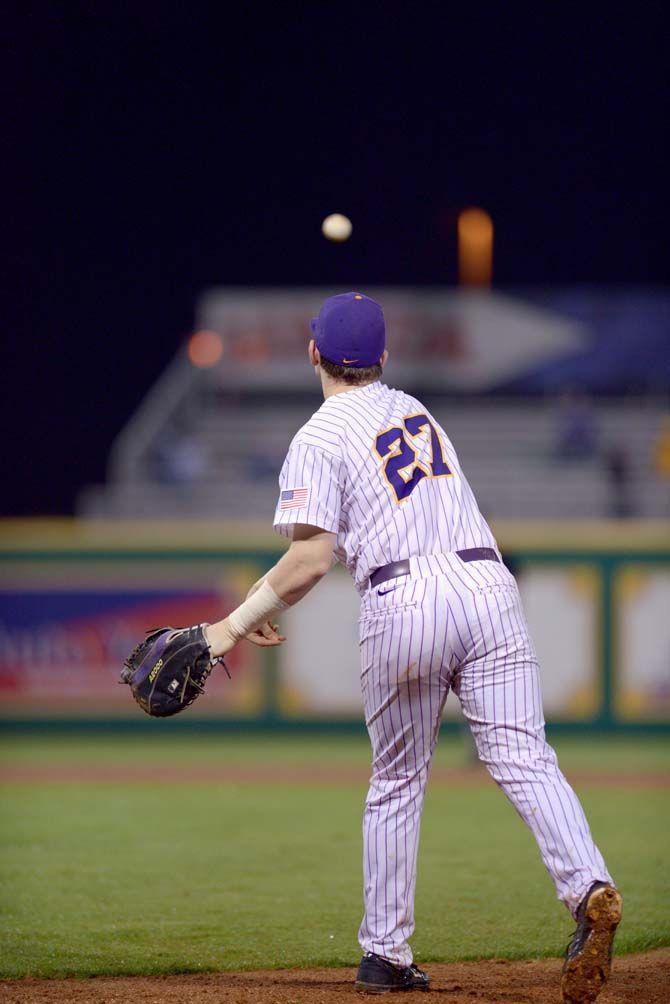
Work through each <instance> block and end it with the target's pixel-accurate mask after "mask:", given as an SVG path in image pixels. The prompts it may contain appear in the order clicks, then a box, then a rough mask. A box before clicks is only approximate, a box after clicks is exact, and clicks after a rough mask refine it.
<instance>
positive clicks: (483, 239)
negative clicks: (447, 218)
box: [458, 207, 493, 286]
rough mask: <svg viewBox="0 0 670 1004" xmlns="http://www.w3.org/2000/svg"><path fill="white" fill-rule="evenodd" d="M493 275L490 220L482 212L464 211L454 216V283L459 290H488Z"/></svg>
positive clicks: (491, 227)
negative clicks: (485, 287)
mask: <svg viewBox="0 0 670 1004" xmlns="http://www.w3.org/2000/svg"><path fill="white" fill-rule="evenodd" d="M492 274H493V220H492V219H491V217H490V216H489V214H488V213H487V212H486V210H484V209H478V208H475V207H473V208H471V209H464V210H463V211H462V212H461V213H459V216H458V281H459V284H460V285H461V286H490V285H491V277H492Z"/></svg>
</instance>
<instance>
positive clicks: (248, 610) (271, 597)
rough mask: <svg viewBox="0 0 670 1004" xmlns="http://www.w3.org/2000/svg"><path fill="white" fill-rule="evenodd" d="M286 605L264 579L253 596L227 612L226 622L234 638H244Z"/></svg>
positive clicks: (285, 607) (284, 608)
mask: <svg viewBox="0 0 670 1004" xmlns="http://www.w3.org/2000/svg"><path fill="white" fill-rule="evenodd" d="M287 607H288V603H284V601H283V600H280V598H279V597H278V596H277V594H276V592H275V591H274V589H273V588H272V586H271V585H270V584H269V582H268V581H267V579H265V580H264V582H263V585H262V586H260V587H259V588H258V589H257V590H256V592H255V593H254V594H253V596H249V597H248V598H247V599H246V600H245V601H244V603H241V604H240V605H239V607H237V609H236V610H233V612H232V613H230V614H228V623H229V625H230V627H231V630H232V632H233V634H234V635H235V636H236V638H238V639H239V638H244V637H246V635H248V634H250V633H251V632H252V631H255V630H256V628H259V627H260V626H261V624H265V622H266V621H268V620H270V618H272V617H274V616H276V614H278V613H280V612H281V611H282V610H286V609H287Z"/></svg>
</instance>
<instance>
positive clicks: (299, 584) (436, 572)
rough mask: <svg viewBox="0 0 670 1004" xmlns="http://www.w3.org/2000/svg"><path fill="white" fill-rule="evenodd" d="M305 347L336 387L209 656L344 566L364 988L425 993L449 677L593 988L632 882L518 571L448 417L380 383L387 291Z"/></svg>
mask: <svg viewBox="0 0 670 1004" xmlns="http://www.w3.org/2000/svg"><path fill="white" fill-rule="evenodd" d="M311 330H312V338H311V340H310V342H309V348H308V353H309V361H310V364H311V365H312V366H313V367H314V369H315V370H316V373H317V375H318V376H319V378H320V380H321V385H322V388H323V394H324V402H323V404H322V405H321V407H320V408H319V410H318V411H317V412H316V413H315V414H314V415H312V417H311V418H310V419H309V421H307V422H306V423H305V425H304V426H303V427H302V428H301V429H300V431H299V432H298V433H297V435H296V436H295V437H294V439H293V442H292V443H291V445H290V448H289V451H288V455H287V457H286V461H285V463H284V466H283V467H282V470H281V474H280V477H279V485H280V494H279V501H278V504H277V509H276V513H275V517H274V525H275V528H276V530H278V531H279V532H280V533H282V534H284V535H285V536H287V537H290V538H291V545H290V547H289V549H288V551H287V552H286V553H285V554H284V556H283V557H282V558H281V559H280V561H278V563H277V564H276V565H275V566H274V567H273V568H272V569H271V570H270V571H269V572H268V574H267V575H266V576H264V578H263V579H261V580H260V581H259V582H258V583H256V584H255V586H254V587H253V588H252V590H251V591H250V593H249V596H248V597H247V599H246V600H245V601H244V603H242V605H241V606H240V607H238V608H237V609H236V610H234V611H233V612H232V613H231V614H230V615H229V616H228V617H226V618H225V620H223V621H220V622H219V623H217V624H214V625H211V626H209V627H208V628H207V632H206V634H207V640H208V641H209V644H210V647H211V651H212V654H213V655H216V656H222V655H224V654H225V653H226V652H227V651H229V650H230V649H231V648H232V647H233V645H235V644H236V643H237V642H238V641H239V640H240V639H241V638H244V637H248V638H250V639H251V640H252V641H255V642H256V643H257V644H259V645H278V644H281V642H282V640H283V637H282V636H281V635H280V634H278V629H277V626H276V625H275V624H274V619H275V618H276V617H277V615H278V614H280V613H281V611H282V610H284V609H285V608H286V607H289V606H291V605H292V604H294V603H297V602H298V600H300V599H301V598H302V597H303V596H304V595H305V594H306V593H307V592H309V590H310V589H312V587H313V586H315V585H316V583H317V582H318V581H319V580H320V579H321V578H322V577H323V576H324V575H325V574H326V572H327V571H328V569H329V568H330V567H331V564H332V562H333V557H335V558H336V559H337V560H338V561H341V562H343V563H344V564H345V565H346V567H347V568H348V569H349V571H350V573H351V575H352V577H353V580H354V584H355V587H356V589H357V590H358V593H359V594H360V598H361V617H360V652H361V684H362V691H363V700H364V708H365V719H366V725H367V729H368V733H369V736H370V741H371V744H372V776H371V779H370V788H369V791H368V794H367V799H366V803H365V814H364V822H363V846H364V901H365V912H364V916H363V921H362V923H361V927H360V931H359V940H360V944H361V946H362V948H363V952H364V955H363V958H362V961H361V963H360V967H359V970H358V975H357V979H356V987H357V988H358V989H359V990H362V991H369V992H375V993H379V992H385V991H395V990H426V989H428V986H429V977H428V976H427V975H426V973H424V972H423V971H422V970H421V969H419V968H418V966H417V965H415V964H414V962H413V959H412V951H411V949H410V946H409V943H408V941H409V938H410V936H411V934H412V932H413V930H414V889H415V883H416V867H417V849H418V845H419V827H420V823H421V813H422V808H423V800H424V793H425V788H426V781H427V779H428V771H429V768H430V763H431V759H432V755H433V750H434V749H435V744H436V742H437V736H438V732H439V728H440V721H441V718H442V709H443V707H444V702H445V700H446V698H447V694H448V693H449V691H450V690H453V692H454V693H455V694H456V696H457V697H458V699H459V701H460V703H461V707H462V710H463V713H464V715H465V717H466V719H467V721H468V723H469V725H470V728H471V730H472V734H473V737H474V741H475V743H476V746H477V752H478V755H479V758H480V759H481V760H482V761H483V762H484V764H485V765H486V767H487V769H488V770H489V772H490V774H491V776H492V777H493V779H494V780H495V781H496V783H497V784H498V785H499V786H500V787H501V788H502V789H503V791H504V792H505V794H506V795H507V797H508V798H509V800H510V801H511V802H512V804H513V805H514V807H515V809H516V810H517V812H518V813H519V815H520V816H521V818H522V819H523V820H524V821H525V823H526V825H527V826H528V827H529V828H530V829H531V831H532V833H533V835H534V837H535V839H536V841H537V843H538V846H539V849H540V854H541V855H542V860H543V861H544V864H545V866H546V868H547V870H548V872H549V874H550V875H551V878H552V879H553V882H554V885H555V887H556V892H557V895H558V898H559V899H561V900H562V901H563V902H564V903H565V905H566V906H567V908H568V909H569V910H570V912H571V913H572V915H573V917H574V918H575V920H576V922H577V929H576V931H575V934H574V937H573V938H572V941H571V942H570V945H569V947H568V952H567V957H566V960H565V965H564V969H563V976H562V992H563V1000H564V1001H565V1002H583V1001H593V1000H595V998H596V996H597V995H598V993H599V991H600V989H601V987H602V985H603V983H604V982H605V980H606V978H607V976H608V975H609V970H610V963H611V953H612V942H613V939H614V934H615V931H616V928H617V925H618V923H619V920H620V917H621V896H620V894H619V892H618V891H617V889H616V888H615V886H614V883H613V881H612V878H611V876H610V874H609V872H608V871H607V868H606V867H605V863H604V861H603V858H602V856H601V854H600V851H599V850H598V848H597V847H596V845H595V843H594V841H593V838H592V836H591V833H590V831H589V827H588V824H587V821H586V818H585V816H584V812H583V810H582V807H581V805H580V803H579V800H578V799H577V796H576V795H575V793H574V792H573V790H572V788H571V787H570V786H569V784H568V783H567V781H566V780H565V778H564V777H563V774H562V773H561V772H560V770H559V768H558V765H557V762H556V755H555V753H554V751H553V750H552V748H551V747H550V746H549V745H548V744H547V742H546V740H545V736H544V719H543V714H542V698H541V694H540V680H539V673H538V664H537V658H536V655H535V651H534V648H533V644H532V642H531V639H530V637H529V634H528V629H527V626H526V622H525V619H524V614H523V610H522V607H521V602H520V599H519V593H518V590H517V585H516V582H515V580H514V577H513V576H512V575H511V573H510V572H509V571H508V570H507V568H506V567H505V565H504V564H503V563H502V561H501V558H500V551H499V549H498V546H497V544H496V541H495V539H494V537H493V534H492V533H491V530H490V529H489V527H488V525H487V524H486V521H485V520H484V519H483V517H482V515H481V513H480V511H479V509H478V508H477V503H476V501H475V498H474V495H473V493H472V491H471V489H470V486H469V485H468V482H467V480H466V478H465V476H464V474H463V472H462V470H461V467H460V464H459V462H458V458H457V456H456V452H455V450H454V448H453V446H452V444H451V442H450V441H449V439H448V437H447V435H446V433H445V431H444V429H442V428H441V426H440V425H439V424H438V422H436V420H435V419H434V418H433V416H432V415H431V414H430V412H428V411H427V409H426V408H425V407H424V405H422V404H421V402H420V401H418V400H417V399H416V398H413V397H411V396H410V395H409V394H405V393H404V392H403V391H400V390H392V389H391V388H390V387H387V386H386V385H385V384H383V383H382V382H381V379H380V378H381V375H382V369H383V367H384V364H385V362H386V359H387V352H386V347H385V325H384V317H383V313H382V309H381V307H380V306H379V304H378V303H376V302H375V301H374V300H372V299H370V298H369V297H367V296H364V295H363V294H361V293H343V294H340V295H338V296H333V297H331V298H330V299H328V300H326V301H325V303H324V304H323V305H322V307H321V310H320V311H319V315H318V317H317V318H315V319H314V320H312V322H311Z"/></svg>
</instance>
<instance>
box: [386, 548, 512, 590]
mask: <svg viewBox="0 0 670 1004" xmlns="http://www.w3.org/2000/svg"><path fill="white" fill-rule="evenodd" d="M454 553H455V554H456V555H457V556H458V557H459V558H460V559H461V561H500V558H499V557H498V554H497V552H496V551H494V550H493V548H492V547H466V548H465V550H464V551H455V552H454ZM409 560H410V559H409V558H404V559H403V560H402V561H392V562H391V563H390V564H388V565H382V566H381V567H380V568H376V569H375V570H374V572H373V573H372V575H371V576H370V585H371V586H378V585H379V583H380V582H386V581H387V579H398V578H400V576H401V575H409V571H410V564H409Z"/></svg>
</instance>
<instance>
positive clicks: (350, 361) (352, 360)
mask: <svg viewBox="0 0 670 1004" xmlns="http://www.w3.org/2000/svg"><path fill="white" fill-rule="evenodd" d="M342 362H343V363H345V365H346V363H357V362H358V359H343V360H342Z"/></svg>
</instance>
